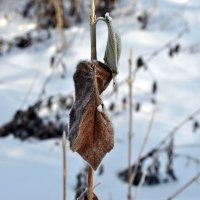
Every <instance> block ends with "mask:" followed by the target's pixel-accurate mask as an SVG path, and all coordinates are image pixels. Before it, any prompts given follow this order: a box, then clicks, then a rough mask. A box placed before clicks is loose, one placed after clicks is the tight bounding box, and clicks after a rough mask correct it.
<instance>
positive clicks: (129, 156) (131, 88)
mask: <svg viewBox="0 0 200 200" xmlns="http://www.w3.org/2000/svg"><path fill="white" fill-rule="evenodd" d="M132 64H133V50H132V49H131V50H130V59H129V79H128V86H129V131H128V173H129V184H128V199H129V200H131V198H132V195H131V186H132V184H131V158H132V137H133V130H132V129H133V75H132Z"/></svg>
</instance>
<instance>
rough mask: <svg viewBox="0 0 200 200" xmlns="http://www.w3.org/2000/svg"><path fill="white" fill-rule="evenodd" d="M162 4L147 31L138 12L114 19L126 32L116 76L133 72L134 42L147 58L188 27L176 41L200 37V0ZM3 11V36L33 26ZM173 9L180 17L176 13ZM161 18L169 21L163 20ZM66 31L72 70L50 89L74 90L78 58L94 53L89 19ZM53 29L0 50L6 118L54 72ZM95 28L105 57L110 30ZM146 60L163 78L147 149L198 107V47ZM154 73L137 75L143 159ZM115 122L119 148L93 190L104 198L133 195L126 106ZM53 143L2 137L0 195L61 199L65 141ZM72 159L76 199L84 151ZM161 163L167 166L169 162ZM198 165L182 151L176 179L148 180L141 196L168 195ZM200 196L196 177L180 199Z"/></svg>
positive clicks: (185, 138)
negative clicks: (126, 177) (127, 175)
mask: <svg viewBox="0 0 200 200" xmlns="http://www.w3.org/2000/svg"><path fill="white" fill-rule="evenodd" d="M128 2H130V1H127V3H128ZM144 2H145V3H144ZM150 2H151V1H144V0H143V1H141V6H143V7H146V8H147V7H148V6H151V7H152V4H151V3H150ZM142 3H144V4H142ZM157 3H158V5H157V8H156V11H155V13H154V15H153V19H151V21H152V22H150V25H149V27H148V30H140V29H139V27H140V26H139V25H138V24H137V23H136V20H135V18H134V16H130V15H129V16H127V17H126V19H124V18H121V17H115V18H113V23H114V26H115V27H117V28H118V29H119V32H120V33H121V36H122V55H121V59H120V62H119V76H118V78H117V80H118V81H119V82H120V81H121V80H123V79H124V78H125V77H126V76H127V72H128V56H129V52H130V48H133V49H134V57H135V58H137V57H138V56H140V55H142V56H143V57H144V59H148V58H149V56H150V55H151V53H152V52H153V51H155V50H157V49H159V48H161V47H162V46H163V45H164V44H165V43H167V42H168V41H170V40H172V39H173V38H175V37H176V35H177V34H178V33H180V31H182V30H183V29H184V28H185V26H187V28H188V29H189V32H187V33H185V34H184V36H183V37H181V38H180V39H179V40H178V41H177V42H180V44H181V45H182V46H188V45H191V44H194V43H199V42H200V41H199V35H200V28H199V27H200V2H199V1H198V0H190V1H189V0H163V1H157ZM1 12H2V9H1ZM0 16H1V18H0V35H1V36H2V37H3V38H6V39H12V38H13V37H15V36H16V35H20V34H22V33H24V32H26V31H29V30H31V29H33V28H34V26H35V25H34V24H33V23H32V22H31V23H30V22H29V21H26V20H23V19H21V18H20V17H19V16H18V17H17V19H16V20H13V19H10V20H6V19H4V18H3V17H2V13H1V15H0ZM111 16H112V14H111ZM172 16H174V17H173V18H171V17H172ZM163 19H164V21H166V23H163ZM153 20H155V22H153ZM183 21H184V23H183ZM185 24H186V25H185ZM13 30H15V31H13ZM65 34H66V38H67V51H66V53H65V56H64V61H65V62H66V64H67V71H68V72H67V74H66V79H61V78H60V71H61V70H60V69H58V70H57V71H56V73H55V74H54V77H53V79H52V81H51V82H50V83H49V85H48V94H49V95H50V94H56V93H63V94H66V93H71V92H73V90H74V86H73V80H72V75H73V73H74V71H75V67H76V64H77V63H78V62H79V61H80V60H84V59H90V44H89V42H90V33H89V26H88V24H87V23H83V24H82V25H80V26H79V27H72V28H70V29H69V30H66V32H65ZM52 35H53V37H52V38H51V39H50V40H46V41H44V42H43V43H41V44H35V45H33V46H32V47H30V48H28V49H26V50H17V49H15V50H13V51H12V52H11V53H9V54H7V55H5V56H2V57H0V70H1V71H0V72H1V73H0V124H3V123H5V122H7V121H9V120H10V119H11V118H12V115H13V114H14V112H15V111H16V110H17V109H19V108H21V106H22V102H23V101H24V98H25V97H26V94H27V91H28V90H29V88H30V86H31V85H32V83H33V80H35V79H36V81H35V84H34V86H33V89H32V91H31V94H30V96H29V98H28V100H27V102H26V103H25V105H23V108H26V107H27V106H28V105H30V104H32V103H33V102H34V101H35V100H36V99H37V97H38V94H39V92H40V88H41V85H42V84H43V82H44V79H45V78H46V77H47V76H48V74H49V73H50V72H51V69H50V67H49V60H50V57H51V56H52V54H53V53H54V51H55V48H56V41H57V39H58V38H57V37H56V32H55V31H53V33H52ZM97 35H98V39H97V47H98V48H97V49H98V50H97V52H98V58H99V59H100V60H101V61H103V57H104V51H105V45H106V42H104V41H106V39H107V32H106V26H105V25H103V23H101V22H100V23H98V28H97ZM70 41H73V42H70ZM177 42H175V44H176V43H177ZM148 66H149V67H150V69H151V71H152V73H153V78H154V77H155V78H156V80H157V82H158V84H159V86H158V87H159V91H158V94H157V96H156V99H157V102H158V103H157V106H156V117H155V123H154V124H153V129H152V133H151V135H150V139H149V141H148V143H147V146H146V148H145V151H144V153H145V152H148V150H150V149H152V148H153V147H154V146H155V145H156V144H157V143H158V142H159V141H160V140H161V139H163V137H164V136H165V135H166V134H167V133H168V132H169V131H170V130H171V129H172V128H173V127H174V126H175V125H177V124H178V123H179V122H180V121H181V120H183V119H184V118H185V117H186V116H187V115H188V114H190V113H191V112H193V111H195V110H196V109H197V108H199V107H200V103H199V99H200V92H199V87H200V76H199V74H200V68H199V66H200V56H199V52H198V53H195V54H190V53H187V52H181V53H180V54H178V55H175V56H174V57H173V58H169V57H168V50H167V49H166V50H164V51H163V52H162V53H161V54H159V55H158V56H157V57H155V58H154V59H153V60H152V61H150V62H149V63H148ZM153 78H152V75H150V74H148V73H146V72H145V71H144V70H141V71H140V72H139V73H138V75H137V77H136V82H135V90H134V95H135V97H134V101H138V100H140V101H142V111H141V112H140V113H134V122H133V124H134V125H133V126H134V133H135V137H134V141H133V147H134V148H133V161H134V160H135V159H136V158H137V155H138V152H139V150H140V147H141V144H142V142H143V138H144V134H145V133H146V130H147V126H148V123H149V120H150V117H151V112H152V109H153V108H152V104H150V103H149V101H148V100H149V98H150V96H151V94H150V93H149V91H150V89H151V82H152V81H153ZM111 89H112V84H111V85H110V86H109V90H111ZM127 91H128V89H127V86H126V85H124V86H123V87H122V88H121V89H120V92H119V94H118V95H114V96H113V97H112V98H111V100H112V101H115V100H117V101H118V102H119V101H120V98H121V97H124V96H127ZM144 94H147V95H144ZM103 96H104V95H103ZM105 96H106V95H105ZM105 105H108V100H105ZM67 115H68V113H66V121H67V120H68V117H67ZM198 119H200V118H198ZM112 121H113V124H114V128H115V141H116V142H115V147H114V149H113V150H112V151H111V152H110V153H109V154H108V155H107V156H106V157H105V158H104V160H103V164H104V166H105V173H104V174H103V175H102V176H98V175H97V174H95V183H99V182H100V183H101V184H100V185H99V186H98V187H97V188H96V189H95V193H96V194H97V196H98V197H99V199H101V200H102V199H109V198H110V196H111V197H112V199H114V200H122V199H126V198H127V184H124V183H123V182H121V181H120V180H119V179H118V178H117V173H118V172H119V171H121V170H123V169H125V168H126V167H127V163H128V161H127V152H128V146H127V144H128V142H127V139H128V136H127V133H128V113H127V112H123V113H122V115H120V116H117V117H113V119H112ZM198 141H200V134H199V132H198V133H192V128H191V122H189V123H188V125H186V126H184V127H183V128H182V129H181V130H180V131H179V132H178V134H177V137H176V139H175V142H176V144H177V145H178V144H179V145H181V144H197V143H199V142H198ZM55 142H56V140H48V141H45V142H40V141H35V140H30V141H27V142H21V141H19V140H16V139H14V138H13V137H11V136H9V137H7V138H3V139H2V138H1V139H0V199H2V200H13V199H15V200H23V199H29V200H35V199H38V200H40V199H48V200H55V199H61V198H62V149H61V146H56V145H55ZM177 152H181V153H187V154H189V155H193V156H195V157H196V158H200V151H199V149H198V148H190V149H188V148H180V149H178V150H177ZM67 165H68V166H67V168H68V175H67V177H68V180H67V181H68V183H67V189H68V191H67V195H68V199H70V200H71V199H73V198H74V187H75V183H76V175H77V173H78V172H79V171H80V169H81V168H82V167H83V166H84V161H83V160H82V159H81V158H80V156H79V155H78V154H76V153H72V152H71V151H70V150H69V149H68V151H67ZM162 170H163V173H164V169H162ZM199 170H200V166H198V165H195V164H193V163H189V165H188V163H187V162H186V161H185V160H184V159H181V158H178V159H177V160H176V161H175V172H176V174H177V176H178V181H177V182H172V183H169V184H162V185H159V186H153V187H148V186H144V187H143V188H142V190H141V192H140V193H139V195H138V200H146V199H149V200H160V199H167V198H168V197H169V196H170V195H171V194H173V193H174V192H175V191H177V190H178V189H179V188H180V187H181V186H182V185H183V184H184V183H186V182H187V181H188V180H190V179H191V178H192V177H193V176H194V175H195V174H196V173H197V172H198V171H199ZM133 191H135V188H133ZM199 196H200V189H199V183H194V184H193V185H192V186H191V187H190V188H189V189H188V190H186V191H185V192H184V193H183V194H181V195H180V196H179V197H178V198H177V199H180V200H199Z"/></svg>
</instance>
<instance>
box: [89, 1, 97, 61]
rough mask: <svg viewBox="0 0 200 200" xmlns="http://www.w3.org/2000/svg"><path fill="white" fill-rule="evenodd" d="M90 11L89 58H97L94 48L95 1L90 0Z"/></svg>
mask: <svg viewBox="0 0 200 200" xmlns="http://www.w3.org/2000/svg"><path fill="white" fill-rule="evenodd" d="M91 9H92V12H91V16H90V38H91V60H96V59H97V50H96V14H95V3H94V0H92V6H91Z"/></svg>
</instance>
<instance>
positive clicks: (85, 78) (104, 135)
mask: <svg viewBox="0 0 200 200" xmlns="http://www.w3.org/2000/svg"><path fill="white" fill-rule="evenodd" d="M111 79H112V72H111V70H110V69H109V68H108V67H107V66H106V65H104V64H103V63H100V62H98V61H94V62H92V63H91V62H86V61H85V62H81V63H79V64H78V66H77V70H76V72H75V74H74V82H75V95H76V99H75V102H74V104H73V107H72V110H71V112H70V127H69V141H70V148H71V150H72V151H75V152H78V153H79V154H80V155H81V156H82V158H83V159H84V160H86V161H87V162H88V163H89V164H90V165H91V166H92V168H93V169H94V170H96V169H97V167H98V166H99V164H100V163H101V161H102V159H103V158H104V156H105V155H106V153H107V152H109V151H110V150H111V149H112V148H113V146H114V141H113V128H112V123H111V121H110V120H109V118H108V117H107V115H106V113H105V112H99V111H98V107H99V106H100V105H102V100H101V98H100V94H101V93H102V92H103V91H104V90H105V89H106V87H107V86H108V84H109V83H110V81H111Z"/></svg>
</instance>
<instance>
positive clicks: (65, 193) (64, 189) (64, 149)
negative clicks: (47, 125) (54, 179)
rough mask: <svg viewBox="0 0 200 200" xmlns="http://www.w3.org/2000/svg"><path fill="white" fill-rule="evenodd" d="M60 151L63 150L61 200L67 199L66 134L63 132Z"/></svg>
mask: <svg viewBox="0 0 200 200" xmlns="http://www.w3.org/2000/svg"><path fill="white" fill-rule="evenodd" d="M62 149H63V200H66V199H67V154H66V152H67V142H66V133H65V131H64V132H63V137H62Z"/></svg>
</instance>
